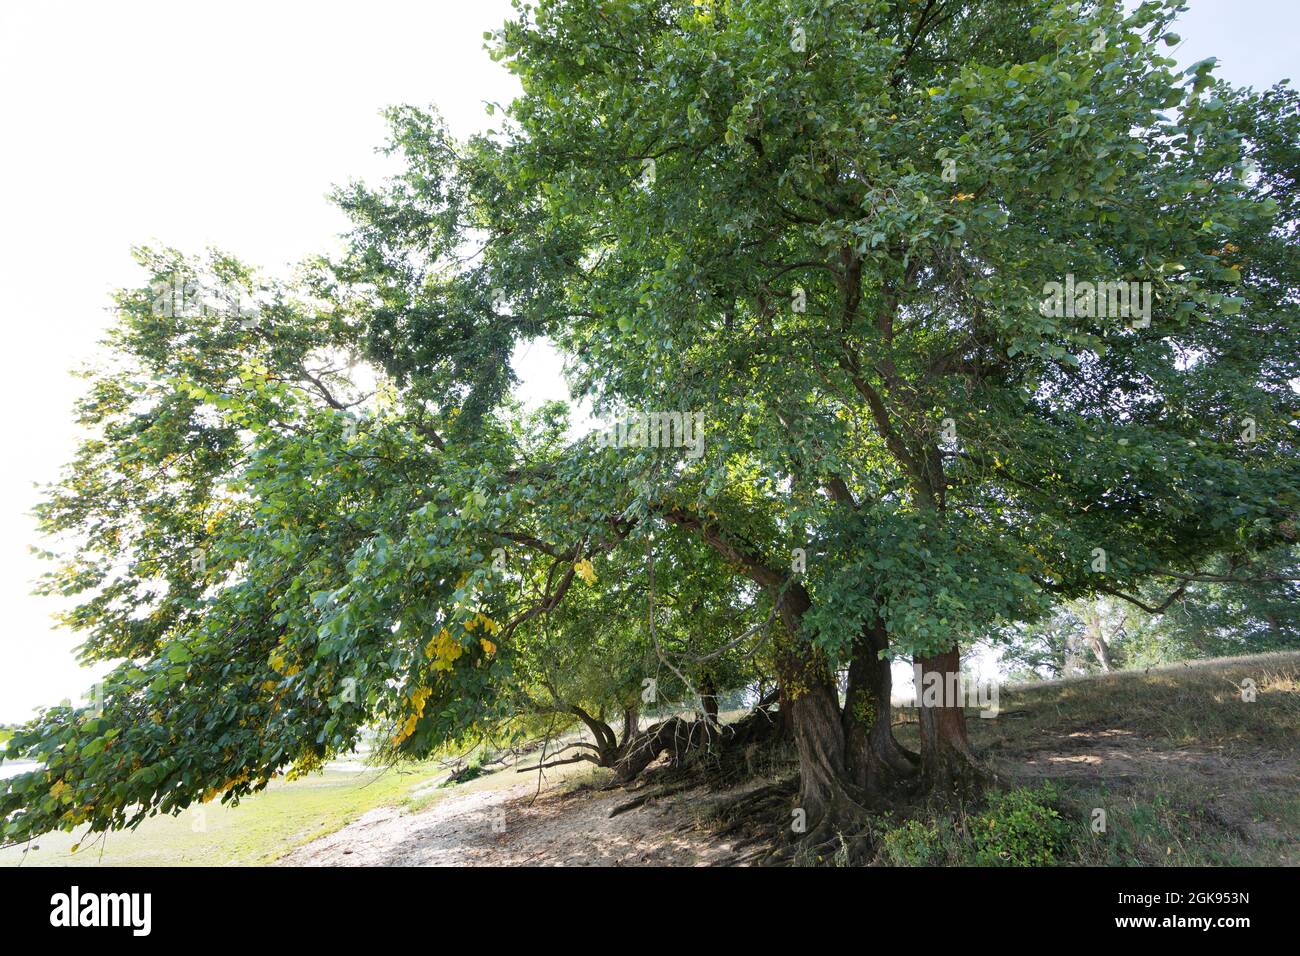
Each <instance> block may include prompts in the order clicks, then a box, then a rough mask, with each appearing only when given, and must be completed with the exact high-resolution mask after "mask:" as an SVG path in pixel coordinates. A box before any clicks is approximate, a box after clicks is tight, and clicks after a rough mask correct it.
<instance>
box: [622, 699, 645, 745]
mask: <svg viewBox="0 0 1300 956" xmlns="http://www.w3.org/2000/svg"><path fill="white" fill-rule="evenodd" d="M640 729H641V709H640V708H639V707H637V705H636V704H633V705H632V706H631V707H625V708H623V733H622V735H621V736H620V737H619V741H618V745H619V747H620V748H624V747H626V746H627V745H628V743H629V742H630V741H631V740H632V738H633V737H635V736H636V735H637V732H638V731H640Z"/></svg>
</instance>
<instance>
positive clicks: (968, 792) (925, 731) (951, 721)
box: [916, 646, 987, 799]
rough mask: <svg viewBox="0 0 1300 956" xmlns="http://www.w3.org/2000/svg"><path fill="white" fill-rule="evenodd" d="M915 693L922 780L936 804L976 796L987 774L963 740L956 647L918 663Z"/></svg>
mask: <svg viewBox="0 0 1300 956" xmlns="http://www.w3.org/2000/svg"><path fill="white" fill-rule="evenodd" d="M917 664H918V665H919V673H918V677H919V678H920V680H919V681H918V684H917V688H916V693H917V704H918V713H919V715H920V722H921V776H922V779H923V781H924V783H925V786H926V789H927V790H928V791H929V792H930V793H931V794H933V795H934V796H936V797H938V798H940V799H947V798H957V799H963V798H966V797H969V796H973V795H975V794H977V793H978V792H979V791H980V790H982V789H983V788H984V786H985V784H986V783H987V773H986V772H985V770H984V768H983V767H982V766H981V764H980V762H979V760H978V759H977V758H976V756H975V752H974V750H972V748H971V745H970V739H969V738H968V737H967V736H966V714H965V711H964V710H963V699H962V694H961V692H960V691H961V683H960V678H961V654H960V652H959V651H958V650H957V648H956V646H953V647H952V648H951V649H949V650H947V651H944V652H943V653H942V654H935V655H934V656H932V657H921V658H917Z"/></svg>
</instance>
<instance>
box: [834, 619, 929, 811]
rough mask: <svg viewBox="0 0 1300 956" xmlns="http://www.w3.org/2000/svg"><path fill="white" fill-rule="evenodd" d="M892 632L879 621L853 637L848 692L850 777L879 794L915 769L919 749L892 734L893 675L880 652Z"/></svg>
mask: <svg viewBox="0 0 1300 956" xmlns="http://www.w3.org/2000/svg"><path fill="white" fill-rule="evenodd" d="M888 646H889V636H888V634H887V632H886V631H885V628H884V625H882V624H880V623H879V622H877V623H875V624H873V625H871V626H869V627H864V628H863V629H862V632H861V633H860V634H859V635H858V637H857V639H856V640H855V641H854V642H853V658H852V660H851V661H850V663H849V680H848V689H847V691H846V692H845V695H844V714H843V723H844V734H845V748H846V749H845V754H846V762H847V765H848V771H849V779H851V780H852V781H853V783H854V784H856V785H857V786H858V787H861V788H862V789H863V790H864V791H866V792H867V793H869V794H872V795H873V796H874V795H879V794H880V793H882V792H883V791H885V790H887V789H889V788H891V787H893V786H894V785H896V784H897V783H899V782H901V781H902V780H904V779H906V778H908V777H910V776H912V775H913V774H914V773H915V771H916V767H915V762H916V761H917V759H918V758H917V757H916V755H915V754H912V753H911V752H909V751H907V750H905V749H904V748H903V747H902V746H901V745H900V744H899V743H898V741H897V740H896V739H895V738H894V728H893V720H892V709H891V704H890V695H891V692H892V689H893V675H892V674H891V673H890V665H889V661H888V660H887V659H885V658H882V657H881V656H880V655H881V652H883V651H884V650H885V649H886V648H887V647H888Z"/></svg>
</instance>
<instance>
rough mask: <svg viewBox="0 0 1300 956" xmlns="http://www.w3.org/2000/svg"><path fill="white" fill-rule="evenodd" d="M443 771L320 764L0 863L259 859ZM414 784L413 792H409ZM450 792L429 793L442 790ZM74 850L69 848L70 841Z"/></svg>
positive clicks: (14, 853)
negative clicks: (233, 798)
mask: <svg viewBox="0 0 1300 956" xmlns="http://www.w3.org/2000/svg"><path fill="white" fill-rule="evenodd" d="M443 774H444V772H443V771H442V770H441V768H439V767H437V766H436V765H433V764H417V765H413V766H410V767H405V768H401V769H396V768H395V769H391V770H387V771H380V770H368V771H365V772H362V773H355V772H353V773H349V772H344V771H335V770H327V771H326V772H324V773H321V774H316V775H313V776H310V777H306V778H304V779H301V780H296V781H294V782H292V783H284V782H275V783H272V784H271V785H270V786H269V787H267V789H266V790H265V791H264V792H262V793H260V794H257V795H255V796H252V797H249V798H248V799H246V800H244V801H243V802H242V803H241V804H240V805H239V806H237V807H228V806H223V805H222V804H220V803H217V802H213V803H208V804H203V805H202V807H201V810H202V815H200V808H196V807H191V808H190V809H188V810H186V811H185V812H184V813H182V814H180V815H179V816H174V817H173V816H158V817H151V818H150V819H148V820H146V821H145V822H144V823H142V824H141V825H140V826H139V828H137V829H136V830H134V831H126V832H121V833H109V834H107V836H106V837H104V836H100V837H95V836H86V835H85V834H83V833H77V834H71V833H50V834H46V835H45V836H43V837H41V838H40V839H39V840H37V841H34V847H39V849H35V848H33V849H32V850H31V851H30V852H27V853H26V855H25V856H24V850H23V848H22V847H13V848H10V849H6V850H0V866H12V865H17V864H20V863H21V864H22V865H24V866H33V865H38V866H39V865H46V866H66V865H69V864H76V865H79V866H94V865H99V864H103V865H105V866H141V865H153V866H184V865H195V864H201V865H209V866H212V865H217V866H221V865H231V864H236V865H238V864H242V865H248V864H258V863H266V862H269V861H270V860H272V859H274V858H275V857H277V856H279V855H281V854H282V853H285V852H287V851H288V850H290V849H292V848H293V847H295V846H299V845H301V844H303V843H306V842H307V841H309V840H311V839H313V838H315V837H317V836H320V835H322V834H325V833H329V832H331V831H333V830H336V829H338V828H339V827H341V826H343V825H345V824H346V823H348V822H349V821H351V820H353V819H355V818H356V817H358V816H360V815H361V814H363V813H365V812H366V811H367V810H371V809H373V808H375V807H379V806H385V805H391V804H402V803H407V802H410V801H417V800H418V802H419V803H420V804H421V805H424V804H427V802H428V801H429V800H430V799H431V798H430V797H429V796H426V795H424V794H423V790H422V788H428V787H430V786H431V785H432V781H433V780H434V779H436V778H437V777H440V776H442V775H443ZM417 790H419V791H421V796H420V797H418V798H416V797H414V796H413V794H414V793H415V792H416V791H417ZM447 792H449V791H445V790H444V791H437V790H435V791H434V793H441V794H445V793H447ZM78 842H80V843H81V849H80V850H79V851H78V852H77V853H75V854H73V853H72V852H71V848H72V847H73V845H75V844H77V843H78Z"/></svg>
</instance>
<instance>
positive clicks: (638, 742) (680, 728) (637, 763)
mask: <svg viewBox="0 0 1300 956" xmlns="http://www.w3.org/2000/svg"><path fill="white" fill-rule="evenodd" d="M696 726H697V725H696V724H693V723H692V722H690V721H686V720H682V719H681V718H680V717H674V718H672V719H671V720H665V721H664V722H663V723H661V724H655V725H654V726H653V727H651V728H650V729H649V730H647V731H645V732H643V733H638V734H637V735H636V736H634V737H633V738H632V739H631V740H630V741H629V742H628V744H627V746H626V747H624V748H623V749H622V751H621V753H620V754H619V756H618V759H617V760H616V761H615V762H614V763H613V767H614V770H615V773H616V774H617V779H618V781H619V782H620V783H626V782H628V781H629V780H632V779H634V778H635V777H636V776H637V775H638V774H639V773H641V771H642V770H644V769H645V768H646V767H648V766H650V764H652V763H654V761H655V759H656V758H657V757H658V756H659V755H660V754H661V753H663V752H664V751H665V750H668V751H671V752H672V754H673V757H674V759H680V758H681V757H682V756H683V755H684V754H685V752H686V750H687V749H688V748H689V747H690V745H691V736H692V733H693V732H694V729H695V727H696Z"/></svg>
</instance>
